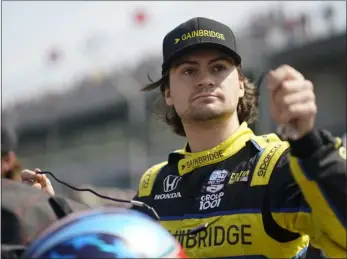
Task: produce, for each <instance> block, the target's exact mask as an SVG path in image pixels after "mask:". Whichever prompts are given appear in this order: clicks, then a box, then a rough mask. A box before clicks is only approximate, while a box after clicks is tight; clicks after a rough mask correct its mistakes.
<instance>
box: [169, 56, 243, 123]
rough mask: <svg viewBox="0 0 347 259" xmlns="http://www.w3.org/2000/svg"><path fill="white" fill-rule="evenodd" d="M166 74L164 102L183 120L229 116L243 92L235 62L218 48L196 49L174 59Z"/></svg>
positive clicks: (205, 119) (202, 119)
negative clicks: (166, 82)
mask: <svg viewBox="0 0 347 259" xmlns="http://www.w3.org/2000/svg"><path fill="white" fill-rule="evenodd" d="M169 78H170V80H169V85H170V87H169V88H168V89H167V90H166V92H165V100H166V104H167V105H169V106H173V107H174V108H175V110H176V112H177V114H178V115H179V116H180V117H181V119H182V122H183V123H185V122H199V121H208V120H212V119H216V118H223V117H226V118H227V117H230V116H231V115H232V114H234V113H235V111H236V108H237V104H238V101H239V98H241V97H243V95H244V85H243V81H242V80H241V79H240V78H239V74H238V71H237V69H236V66H235V65H234V62H233V61H232V59H231V58H230V57H228V56H227V55H226V54H224V53H223V52H221V51H217V50H199V51H196V52H192V53H190V54H189V55H186V56H185V57H183V58H182V59H180V60H177V61H176V62H174V64H173V65H172V67H171V68H170V71H169Z"/></svg>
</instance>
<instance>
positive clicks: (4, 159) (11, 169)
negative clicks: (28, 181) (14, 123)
mask: <svg viewBox="0 0 347 259" xmlns="http://www.w3.org/2000/svg"><path fill="white" fill-rule="evenodd" d="M16 146H17V135H16V132H15V131H14V129H13V128H12V127H10V125H9V124H6V123H3V124H2V125H1V178H7V179H12V180H17V181H20V180H21V176H20V172H21V170H22V168H21V165H20V163H19V160H18V158H17V156H16V152H15V149H16Z"/></svg>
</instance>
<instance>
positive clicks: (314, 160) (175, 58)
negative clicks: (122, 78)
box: [134, 18, 347, 258]
mask: <svg viewBox="0 0 347 259" xmlns="http://www.w3.org/2000/svg"><path fill="white" fill-rule="evenodd" d="M163 56H164V63H163V66H162V75H163V77H162V78H161V79H160V80H159V81H157V82H154V83H152V84H151V85H149V86H147V87H146V88H145V90H154V89H157V88H159V89H160V91H161V93H162V94H163V97H164V99H165V102H166V104H167V110H166V111H165V120H166V122H167V124H169V125H170V126H171V127H172V128H173V130H174V132H175V133H177V134H178V135H181V136H185V137H186V138H187V145H186V147H185V148H184V149H183V150H178V151H175V152H173V153H171V154H169V157H168V160H167V161H165V162H163V163H160V164H158V165H155V166H153V167H152V168H150V169H149V170H148V171H147V172H146V173H145V174H144V175H143V177H142V179H141V182H140V185H139V191H138V195H137V196H136V197H135V200H139V201H143V202H146V203H147V204H149V205H150V206H153V207H154V208H155V210H156V211H157V213H158V214H159V216H160V222H161V224H162V225H163V226H164V227H166V229H168V230H169V231H170V232H171V233H172V234H173V235H174V236H176V238H177V239H178V240H179V241H180V242H181V243H182V244H183V246H184V247H185V249H186V252H187V254H188V256H189V257H191V258H219V257H223V258H224V257H233V256H260V257H262V256H263V257H264V258H265V257H266V258H294V257H296V256H300V255H301V254H302V253H303V252H304V251H305V249H306V248H307V245H308V243H309V240H310V242H311V244H312V245H313V246H316V247H319V248H321V249H322V250H323V251H324V252H325V253H326V254H327V255H328V256H329V257H339V258H345V257H346V225H347V224H346V205H345V204H346V203H345V201H346V194H347V188H346V179H347V178H346V166H345V159H346V156H345V149H344V148H343V147H341V141H340V140H336V139H334V138H332V137H331V136H330V135H329V134H327V133H325V132H319V131H315V130H313V127H314V122H315V116H316V110H317V109H316V104H315V95H314V92H313V86H312V83H311V82H310V81H308V80H305V78H304V77H303V75H301V74H300V73H299V72H298V71H296V70H294V69H293V68H291V67H289V66H286V65H284V66H281V67H279V68H278V69H276V70H275V71H271V72H270V73H269V75H268V82H269V85H268V90H269V91H268V92H269V96H270V98H269V99H270V103H269V106H270V114H271V116H272V118H273V119H274V120H275V121H276V122H277V123H278V125H287V124H289V123H292V125H293V126H294V127H295V130H296V132H297V136H296V137H295V139H291V140H290V141H289V143H288V142H283V141H281V140H280V139H279V137H278V136H276V135H275V134H269V135H265V136H255V135H254V134H253V132H252V131H251V130H250V129H249V128H248V126H247V123H248V122H251V121H253V120H254V118H255V115H256V110H257V109H256V106H257V104H256V101H257V98H256V91H255V88H254V86H253V85H252V84H250V83H249V82H248V80H247V79H246V78H245V77H244V76H243V74H242V72H241V57H240V56H239V55H238V53H237V52H236V44H235V38H234V35H233V33H232V31H231V30H230V29H229V28H228V27H227V26H225V25H223V24H221V23H219V22H217V21H213V20H209V19H206V18H194V19H191V20H189V21H187V22H185V23H183V24H181V25H179V26H178V27H177V28H175V29H174V30H172V31H171V32H169V33H168V34H167V35H166V37H165V38H164V42H163ZM293 122H294V124H293ZM134 209H135V208H134ZM142 211H143V212H145V213H148V211H145V210H142ZM198 229H200V231H198ZM191 230H197V231H198V232H196V231H194V232H195V233H190V232H189V231H191Z"/></svg>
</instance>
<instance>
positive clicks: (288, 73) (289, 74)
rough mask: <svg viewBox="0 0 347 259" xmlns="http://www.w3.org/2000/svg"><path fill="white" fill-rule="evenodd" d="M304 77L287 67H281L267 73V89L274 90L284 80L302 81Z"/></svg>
mask: <svg viewBox="0 0 347 259" xmlns="http://www.w3.org/2000/svg"><path fill="white" fill-rule="evenodd" d="M304 79H305V78H304V76H303V75H302V74H301V73H300V72H299V71H297V70H295V69H294V68H292V67H291V66H288V65H282V66H280V67H279V68H277V69H276V70H271V71H270V72H269V73H268V89H269V90H275V89H276V88H277V87H278V85H279V84H280V83H281V82H283V81H284V80H304Z"/></svg>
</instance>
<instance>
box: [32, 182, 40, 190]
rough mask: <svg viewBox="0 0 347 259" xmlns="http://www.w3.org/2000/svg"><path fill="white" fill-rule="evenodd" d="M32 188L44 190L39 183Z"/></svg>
mask: <svg viewBox="0 0 347 259" xmlns="http://www.w3.org/2000/svg"><path fill="white" fill-rule="evenodd" d="M32 187H34V188H36V189H38V190H41V189H42V186H41V184H39V183H35V184H33V185H32Z"/></svg>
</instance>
